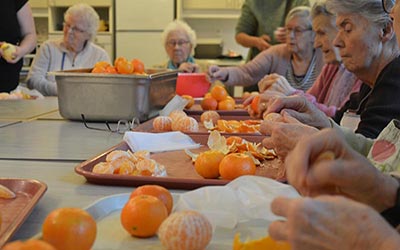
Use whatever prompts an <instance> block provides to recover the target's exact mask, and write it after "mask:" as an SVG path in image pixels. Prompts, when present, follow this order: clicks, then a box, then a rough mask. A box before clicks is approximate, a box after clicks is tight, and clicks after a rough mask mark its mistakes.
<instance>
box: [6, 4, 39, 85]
mask: <svg viewBox="0 0 400 250" xmlns="http://www.w3.org/2000/svg"><path fill="white" fill-rule="evenodd" d="M4 42H7V43H11V44H13V45H16V51H15V52H14V53H13V54H12V57H13V58H12V59H11V60H10V59H9V60H6V59H5V58H4V57H3V52H2V50H0V92H10V91H12V90H14V89H15V88H16V87H17V86H18V84H19V74H20V71H21V68H22V64H23V62H22V60H21V59H22V58H23V57H24V56H25V55H26V54H28V53H30V52H31V51H32V50H33V49H34V48H35V46H36V31H35V23H34V21H33V17H32V11H31V8H30V6H29V3H28V0H3V1H1V8H0V46H1V45H2V44H3V43H4Z"/></svg>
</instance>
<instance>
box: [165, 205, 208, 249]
mask: <svg viewBox="0 0 400 250" xmlns="http://www.w3.org/2000/svg"><path fill="white" fill-rule="evenodd" d="M158 238H159V239H160V241H161V244H162V245H163V246H164V248H165V249H174V250H187V249H190V250H203V249H205V248H206V247H207V245H208V243H209V242H210V240H211V238H212V227H211V223H210V221H209V220H208V219H207V217H205V216H204V215H202V214H201V213H199V212H197V211H180V212H176V213H173V214H171V215H170V216H169V217H168V218H167V219H166V220H165V221H164V222H163V223H162V224H161V226H160V228H159V230H158Z"/></svg>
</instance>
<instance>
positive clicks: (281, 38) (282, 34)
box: [274, 27, 286, 43]
mask: <svg viewBox="0 0 400 250" xmlns="http://www.w3.org/2000/svg"><path fill="white" fill-rule="evenodd" d="M274 37H275V40H277V41H278V42H280V43H285V42H286V28H284V27H278V28H276V30H275V31H274Z"/></svg>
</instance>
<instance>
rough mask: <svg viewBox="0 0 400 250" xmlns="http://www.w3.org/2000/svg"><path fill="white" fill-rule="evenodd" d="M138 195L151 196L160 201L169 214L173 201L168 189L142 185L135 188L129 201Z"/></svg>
mask: <svg viewBox="0 0 400 250" xmlns="http://www.w3.org/2000/svg"><path fill="white" fill-rule="evenodd" d="M139 195H151V196H154V197H156V198H158V199H159V200H160V201H162V202H163V203H164V205H165V207H166V208H167V211H168V214H170V213H171V210H172V206H173V204H174V200H173V198H172V195H171V193H170V192H169V191H168V189H166V188H164V187H162V186H159V185H143V186H140V187H138V188H136V189H135V190H134V191H133V192H132V193H131V195H130V197H129V199H132V198H134V197H136V196H139Z"/></svg>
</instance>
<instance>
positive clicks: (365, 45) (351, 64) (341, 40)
mask: <svg viewBox="0 0 400 250" xmlns="http://www.w3.org/2000/svg"><path fill="white" fill-rule="evenodd" d="M327 5H328V7H330V8H331V10H332V11H334V12H335V13H336V14H337V20H336V24H337V26H338V27H339V32H338V34H337V36H336V38H335V40H334V43H335V45H336V46H337V47H338V48H339V51H340V55H341V56H342V60H343V64H344V65H345V67H346V68H347V69H348V70H349V71H350V72H353V73H354V74H355V75H356V76H357V77H358V78H360V79H361V80H362V81H363V82H364V83H365V84H363V85H362V87H361V89H360V92H359V93H358V95H357V96H352V97H351V98H350V100H349V102H348V104H351V106H353V107H356V110H357V112H358V113H359V114H360V122H359V124H358V127H357V129H356V133H360V134H362V135H364V136H366V137H369V138H375V137H376V136H377V135H378V134H379V133H380V132H381V131H382V129H383V128H384V127H385V126H386V125H387V124H389V122H390V121H391V120H392V119H396V118H398V117H399V116H400V99H399V98H398V97H399V96H400V84H399V83H398V79H400V71H399V70H398V68H399V67H400V57H399V54H400V52H399V48H398V45H397V43H396V36H395V34H394V29H393V23H392V20H391V18H390V16H389V15H388V14H387V13H385V12H383V10H382V6H381V4H380V1H379V0H367V1H362V2H360V1H355V0H354V1H340V0H329V1H328V2H327ZM396 32H397V31H396ZM398 32H400V31H398ZM274 102H275V103H273V104H271V105H270V106H269V107H268V110H267V113H270V112H280V111H281V110H282V109H284V110H286V112H288V113H289V114H291V115H292V116H294V117H295V118H297V119H298V120H299V121H301V122H303V123H306V124H309V125H313V126H315V127H318V128H324V127H332V126H335V124H334V123H333V122H332V121H331V120H328V118H327V117H325V116H322V115H320V114H318V110H313V109H310V108H311V106H310V105H307V104H306V101H304V100H301V99H300V100H299V99H298V98H296V97H293V98H292V97H286V98H278V99H276V100H275V101H274ZM264 106H265V105H264V104H261V106H260V107H261V108H262V107H264ZM348 106H349V105H346V107H348ZM342 111H343V110H342Z"/></svg>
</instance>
